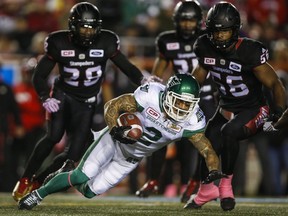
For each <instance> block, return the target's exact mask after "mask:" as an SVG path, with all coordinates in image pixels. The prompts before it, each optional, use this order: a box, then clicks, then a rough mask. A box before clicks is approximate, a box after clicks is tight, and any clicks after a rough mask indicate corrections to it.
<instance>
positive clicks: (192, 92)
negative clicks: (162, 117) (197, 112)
mask: <svg viewBox="0 0 288 216" xmlns="http://www.w3.org/2000/svg"><path fill="white" fill-rule="evenodd" d="M199 92H200V87H199V84H198V82H197V80H196V79H195V78H194V77H193V76H191V75H190V74H177V75H174V76H172V77H170V78H169V80H168V82H167V85H166V91H165V94H164V98H163V108H164V110H165V112H166V113H167V115H168V116H169V117H170V118H172V119H174V120H175V121H178V122H183V121H185V120H187V119H188V118H189V117H190V115H191V114H192V113H193V111H194V109H195V108H196V106H197V104H198V102H199V100H200V98H199Z"/></svg>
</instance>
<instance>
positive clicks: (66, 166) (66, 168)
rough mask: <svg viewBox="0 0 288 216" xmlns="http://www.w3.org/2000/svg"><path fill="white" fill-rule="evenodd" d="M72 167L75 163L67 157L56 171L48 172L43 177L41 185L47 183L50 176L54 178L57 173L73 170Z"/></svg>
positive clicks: (73, 167)
mask: <svg viewBox="0 0 288 216" xmlns="http://www.w3.org/2000/svg"><path fill="white" fill-rule="evenodd" d="M74 169H75V163H74V161H73V160H70V159H67V160H66V161H65V162H64V164H63V166H62V167H61V168H60V169H59V170H57V171H55V172H53V173H50V174H49V175H48V176H47V177H46V178H45V179H44V181H43V185H45V184H47V182H49V181H50V180H51V179H52V178H54V177H55V176H56V175H57V174H59V173H63V172H69V171H71V170H74Z"/></svg>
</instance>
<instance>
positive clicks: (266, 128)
mask: <svg viewBox="0 0 288 216" xmlns="http://www.w3.org/2000/svg"><path fill="white" fill-rule="evenodd" d="M263 131H266V132H269V131H278V130H277V129H275V128H274V126H273V122H272V121H266V122H265V123H264V125H263Z"/></svg>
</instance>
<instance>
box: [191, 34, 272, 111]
mask: <svg viewBox="0 0 288 216" xmlns="http://www.w3.org/2000/svg"><path fill="white" fill-rule="evenodd" d="M235 48H236V49H235V51H233V53H226V54H225V53H222V52H219V51H218V50H217V49H215V48H214V47H213V45H212V44H211V42H210V40H209V38H208V36H207V35H203V36H201V37H199V38H198V39H197V40H196V42H195V44H194V51H195V53H196V55H197V57H198V61H199V64H201V66H202V67H204V68H205V69H206V70H207V71H208V72H210V74H211V75H212V78H213V80H214V82H215V83H216V84H217V86H218V90H219V96H220V106H221V107H222V108H225V109H227V110H229V111H233V112H237V111H239V110H242V109H249V107H254V106H263V105H264V104H265V99H264V95H263V93H262V83H261V82H260V81H259V80H258V79H257V78H256V76H255V75H254V73H253V68H254V67H256V66H259V65H261V64H264V63H265V62H266V61H267V60H268V56H269V54H268V50H267V48H266V47H264V45H263V44H262V43H261V42H258V41H255V40H252V39H249V38H240V39H238V42H237V44H236V47H235Z"/></svg>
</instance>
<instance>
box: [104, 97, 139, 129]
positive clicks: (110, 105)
mask: <svg viewBox="0 0 288 216" xmlns="http://www.w3.org/2000/svg"><path fill="white" fill-rule="evenodd" d="M136 111H137V103H136V101H135V99H134V96H133V94H123V95H121V96H119V97H117V98H114V99H112V100H110V101H108V102H107V103H106V104H105V105H104V119H105V121H106V124H107V125H108V127H109V128H110V130H111V129H112V128H113V127H114V126H116V125H117V118H118V116H119V115H120V114H121V113H122V112H136Z"/></svg>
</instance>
